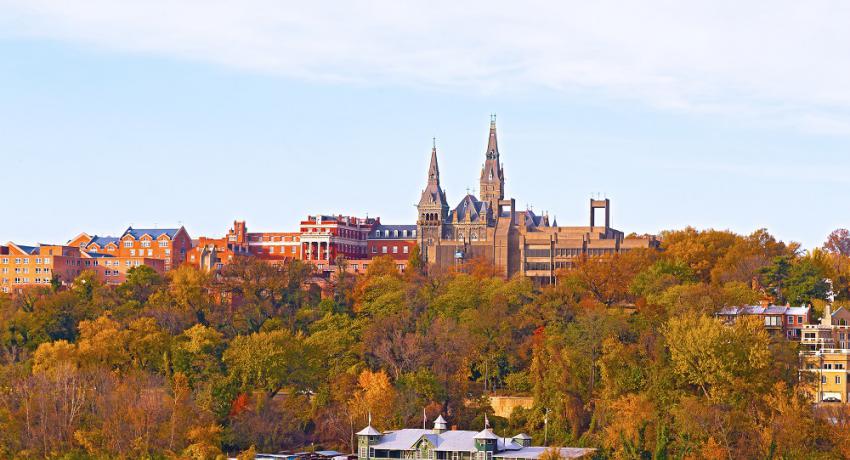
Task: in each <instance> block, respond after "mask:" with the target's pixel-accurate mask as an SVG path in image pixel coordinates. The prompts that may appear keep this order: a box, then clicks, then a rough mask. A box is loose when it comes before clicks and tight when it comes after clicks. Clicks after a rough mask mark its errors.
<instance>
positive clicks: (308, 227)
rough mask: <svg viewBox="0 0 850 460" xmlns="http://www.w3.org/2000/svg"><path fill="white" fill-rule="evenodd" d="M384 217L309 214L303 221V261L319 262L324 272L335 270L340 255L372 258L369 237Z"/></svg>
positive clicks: (347, 257) (317, 266) (301, 225)
mask: <svg viewBox="0 0 850 460" xmlns="http://www.w3.org/2000/svg"><path fill="white" fill-rule="evenodd" d="M380 223H381V222H380V219H377V218H371V217H366V218H359V217H351V216H342V215H336V216H326V215H315V216H307V219H305V220H303V221H301V224H300V231H301V254H302V260H305V261H310V262H312V263H314V264H315V265H316V268H317V269H318V270H319V271H320V272H327V271H331V270H332V265H333V264H334V261H335V260H336V258H337V257H338V256H342V257H344V258H345V259H347V260H364V259H368V258H369V251H368V242H367V241H368V239H369V234H370V232H371V231H372V228H373V227H374V226H376V225H379V224H380Z"/></svg>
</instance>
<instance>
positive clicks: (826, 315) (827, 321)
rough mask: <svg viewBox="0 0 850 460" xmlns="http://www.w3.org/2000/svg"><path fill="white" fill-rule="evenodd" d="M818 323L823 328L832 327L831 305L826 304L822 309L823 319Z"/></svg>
mask: <svg viewBox="0 0 850 460" xmlns="http://www.w3.org/2000/svg"><path fill="white" fill-rule="evenodd" d="M820 323H821V324H822V325H824V326H832V305H831V304H826V306H825V307H823V318H821V320H820Z"/></svg>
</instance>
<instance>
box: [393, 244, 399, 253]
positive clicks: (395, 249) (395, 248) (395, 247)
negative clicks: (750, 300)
mask: <svg viewBox="0 0 850 460" xmlns="http://www.w3.org/2000/svg"><path fill="white" fill-rule="evenodd" d="M393 254H398V246H393Z"/></svg>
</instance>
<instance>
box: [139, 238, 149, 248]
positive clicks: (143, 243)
mask: <svg viewBox="0 0 850 460" xmlns="http://www.w3.org/2000/svg"><path fill="white" fill-rule="evenodd" d="M141 244H142V247H143V248H149V247H151V242H150V241H148V240H144V241H142V243H141Z"/></svg>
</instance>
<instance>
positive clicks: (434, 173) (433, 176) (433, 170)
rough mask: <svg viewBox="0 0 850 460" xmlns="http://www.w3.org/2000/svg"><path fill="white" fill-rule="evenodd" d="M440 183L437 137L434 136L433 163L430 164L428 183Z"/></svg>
mask: <svg viewBox="0 0 850 460" xmlns="http://www.w3.org/2000/svg"><path fill="white" fill-rule="evenodd" d="M432 182H433V183H435V184H437V185H438V186H439V185H440V167H439V166H438V165H437V138H434V146H433V147H432V148H431V165H430V166H428V183H429V184H430V183H432Z"/></svg>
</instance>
